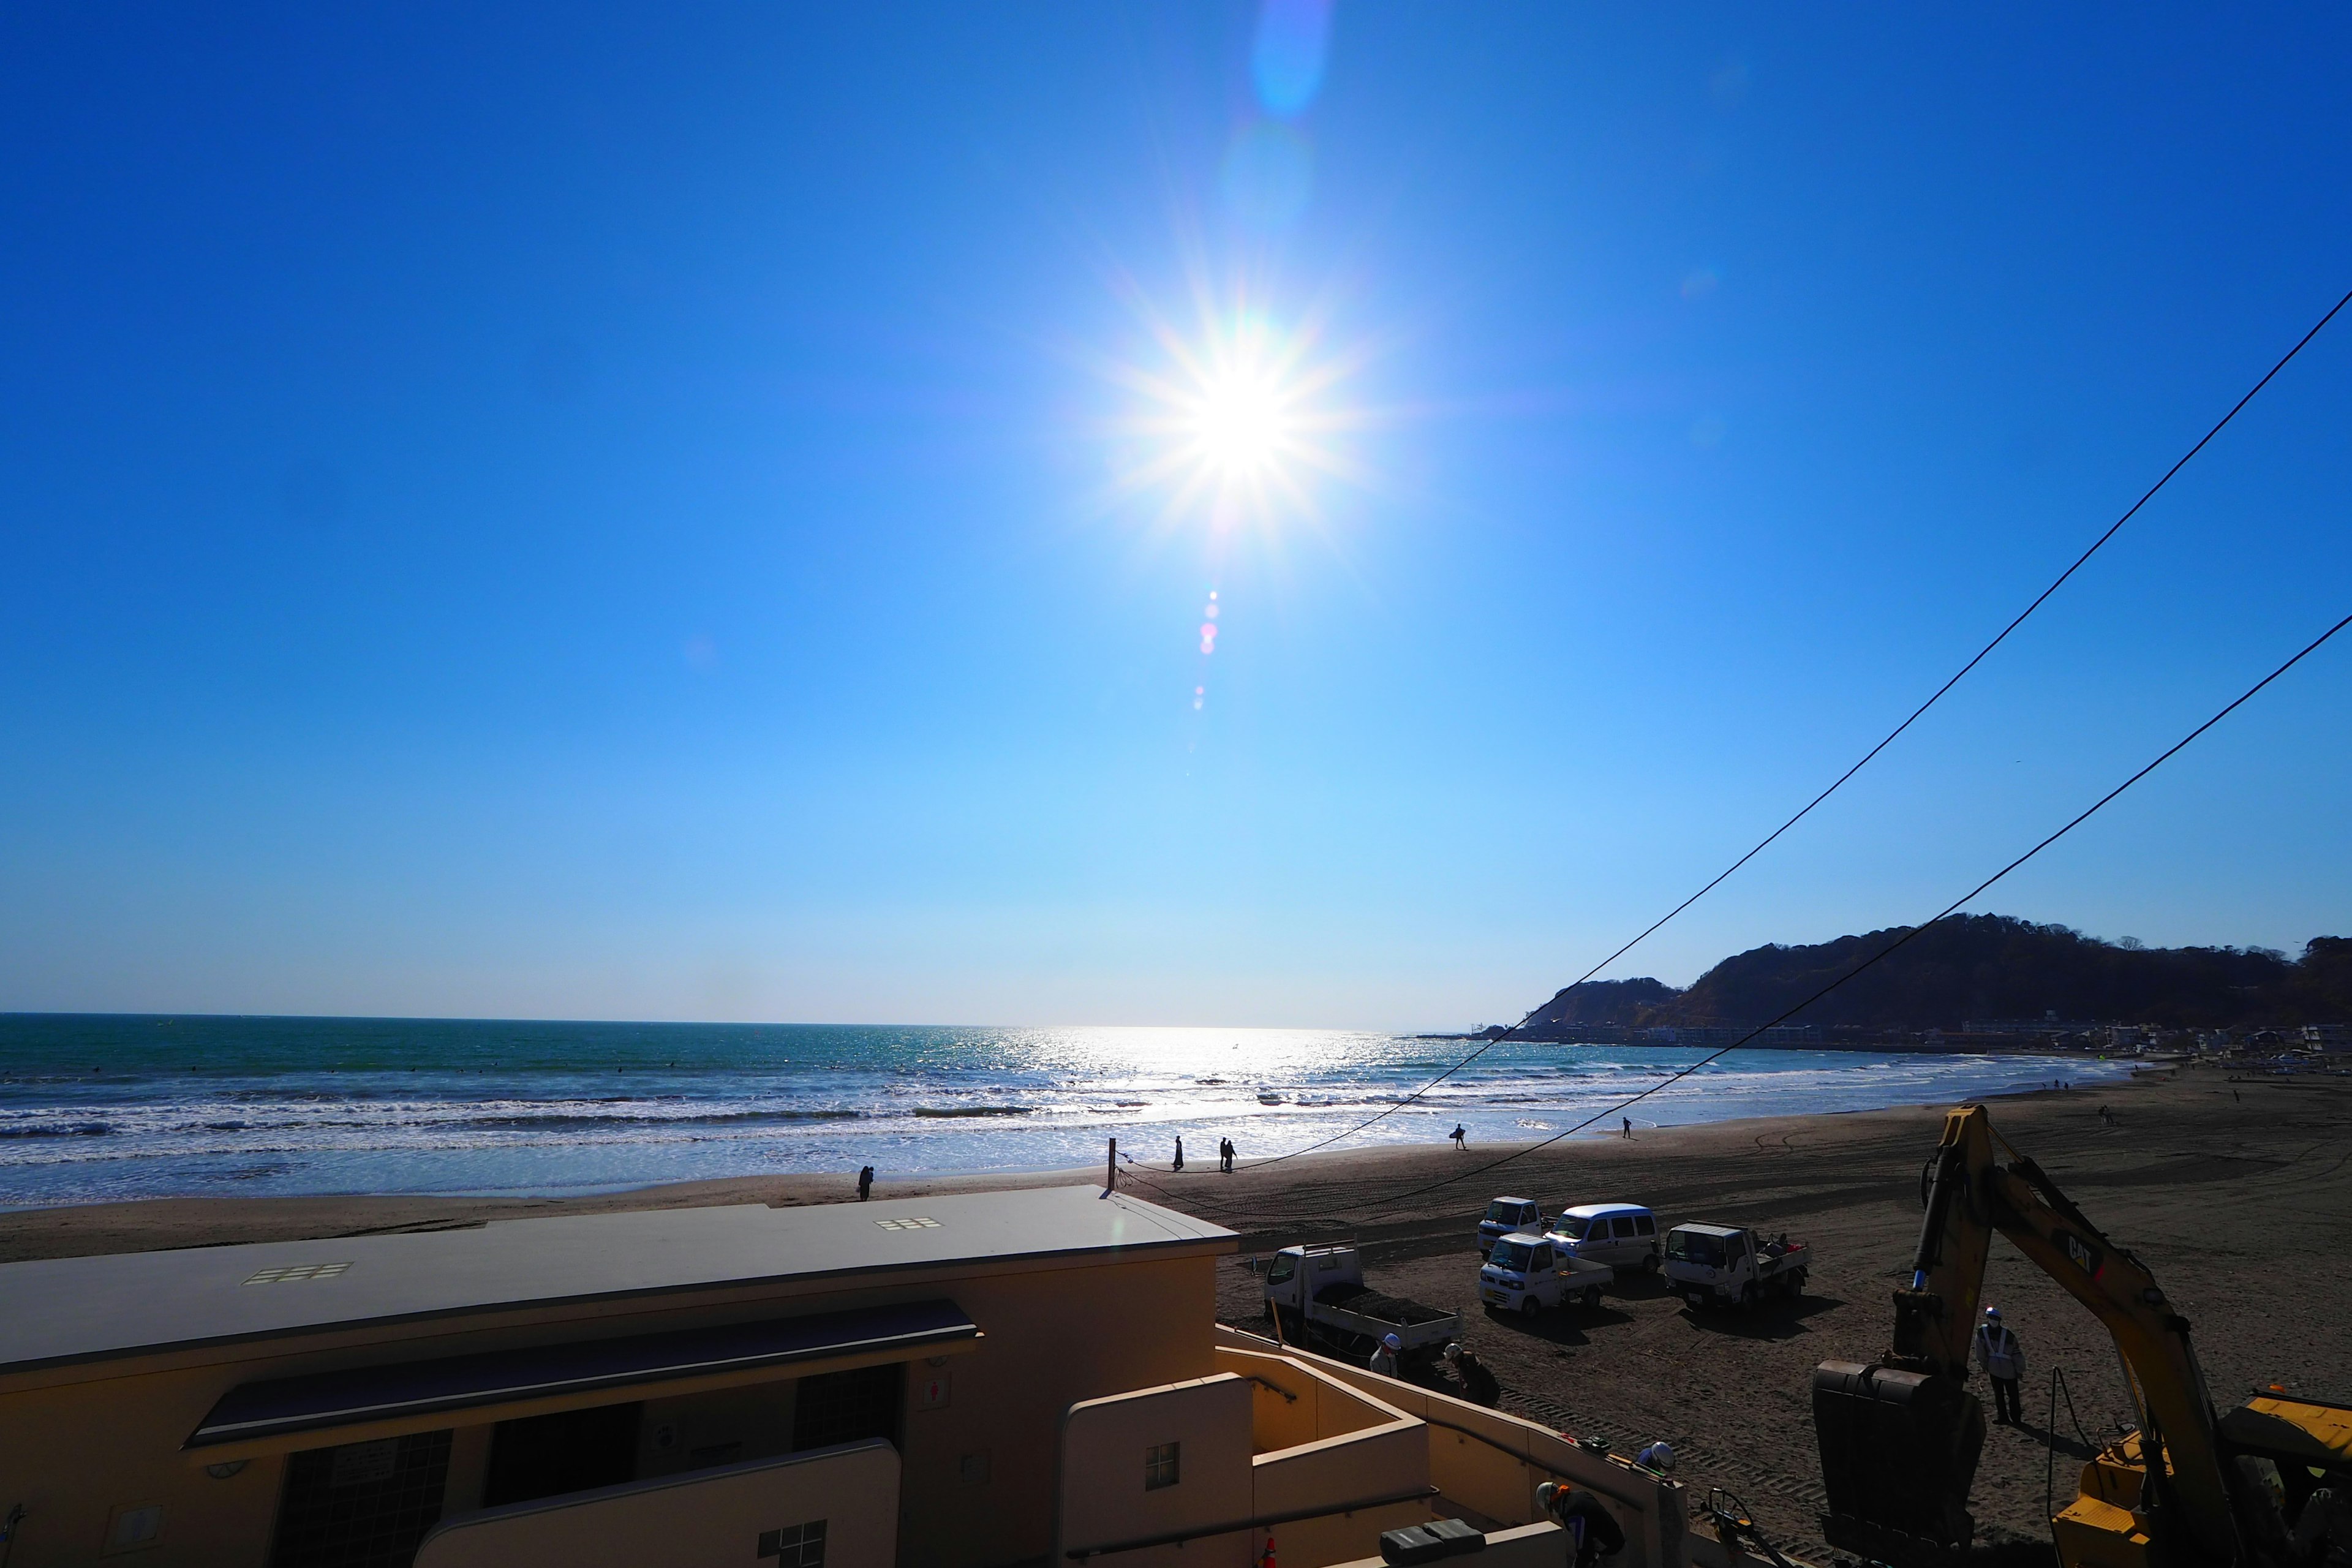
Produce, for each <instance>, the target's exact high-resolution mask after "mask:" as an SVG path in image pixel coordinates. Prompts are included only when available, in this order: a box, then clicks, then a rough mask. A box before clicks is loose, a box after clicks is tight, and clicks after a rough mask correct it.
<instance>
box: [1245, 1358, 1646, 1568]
mask: <svg viewBox="0 0 2352 1568" xmlns="http://www.w3.org/2000/svg"><path fill="white" fill-rule="evenodd" d="M1217 1342H1218V1344H1219V1347H1220V1350H1221V1352H1255V1353H1264V1352H1268V1351H1272V1350H1273V1349H1274V1348H1275V1347H1274V1346H1273V1344H1272V1342H1269V1341H1265V1340H1261V1339H1259V1338H1258V1337H1257V1336H1255V1335H1254V1334H1248V1333H1244V1332H1243V1331H1240V1330H1237V1329H1232V1328H1227V1327H1224V1326H1223V1325H1220V1326H1219V1328H1218V1330H1217ZM1287 1353H1288V1354H1289V1355H1290V1356H1291V1357H1293V1358H1294V1359H1295V1360H1297V1362H1298V1363H1300V1364H1301V1365H1302V1366H1305V1367H1307V1368H1310V1369H1312V1370H1313V1371H1315V1372H1317V1373H1320V1374H1322V1375H1323V1376H1326V1377H1328V1378H1330V1379H1332V1380H1333V1381H1335V1382H1338V1383H1340V1384H1345V1385H1347V1386H1348V1387H1349V1388H1350V1389H1353V1390H1355V1391H1357V1392H1359V1393H1360V1394H1369V1395H1370V1396H1371V1397H1372V1398H1374V1399H1377V1400H1378V1401H1380V1402H1381V1404H1382V1405H1388V1406H1391V1407H1392V1408H1394V1409H1396V1410H1398V1411H1401V1412H1402V1413H1404V1414H1405V1415H1412V1416H1417V1417H1420V1418H1421V1419H1423V1420H1424V1421H1426V1422H1428V1423H1429V1425H1428V1426H1427V1427H1426V1428H1424V1429H1423V1434H1422V1437H1423V1443H1424V1444H1425V1445H1426V1451H1427V1455H1428V1467H1429V1469H1428V1474H1429V1479H1430V1481H1431V1482H1432V1484H1433V1485H1435V1486H1436V1487H1437V1488H1438V1489H1439V1491H1440V1493H1441V1494H1442V1495H1441V1500H1440V1502H1439V1503H1438V1505H1437V1506H1438V1508H1439V1510H1441V1511H1442V1510H1444V1506H1445V1503H1447V1502H1452V1503H1456V1504H1459V1505H1460V1506H1462V1507H1463V1508H1465V1509H1470V1510H1476V1511H1478V1512H1480V1513H1483V1514H1485V1515H1486V1516H1487V1517H1488V1518H1490V1519H1494V1520H1496V1521H1501V1522H1503V1523H1505V1524H1531V1523H1535V1522H1537V1521H1538V1520H1539V1519H1540V1518H1541V1515H1540V1513H1539V1512H1538V1509H1537V1507H1536V1499H1535V1491H1536V1488H1537V1487H1538V1486H1539V1485H1541V1484H1542V1483H1543V1482H1545V1481H1547V1480H1565V1481H1569V1482H1570V1483H1572V1484H1574V1485H1576V1486H1578V1487H1580V1488H1582V1489H1585V1490H1588V1491H1591V1492H1592V1493H1593V1494H1594V1495H1595V1496H1597V1497H1599V1498H1600V1499H1601V1501H1602V1502H1603V1503H1604V1504H1605V1505H1606V1506H1607V1507H1608V1508H1609V1510H1610V1511H1611V1512H1612V1514H1613V1515H1615V1516H1616V1519H1617V1521H1618V1523H1619V1525H1620V1526H1622V1528H1623V1530H1624V1531H1625V1550H1624V1551H1623V1552H1621V1553H1619V1554H1618V1555H1617V1556H1616V1557H1614V1558H1612V1559H1610V1560H1609V1562H1610V1565H1611V1568H1683V1565H1684V1564H1685V1561H1686V1557H1685V1529H1684V1526H1685V1514H1684V1509H1683V1489H1682V1488H1681V1487H1680V1486H1679V1485H1678V1484H1676V1483H1675V1482H1672V1481H1662V1480H1660V1479H1657V1478H1656V1477H1654V1476H1653V1475H1651V1474H1650V1473H1649V1472H1648V1471H1646V1470H1637V1469H1635V1468H1633V1466H1632V1465H1630V1464H1628V1463H1627V1462H1626V1457H1625V1456H1622V1455H1609V1456H1603V1455H1599V1454H1594V1453H1591V1451H1589V1450H1587V1449H1585V1448H1583V1447H1579V1446H1578V1445H1577V1444H1575V1443H1573V1442H1570V1440H1568V1439H1567V1438H1564V1437H1562V1436H1559V1434H1558V1433H1555V1432H1553V1431H1551V1430H1549V1428H1547V1427H1544V1426H1538V1425H1537V1424H1536V1423H1534V1422H1532V1421H1526V1420H1522V1419H1520V1418H1519V1417H1517V1416H1516V1415H1504V1414H1503V1413H1502V1412H1500V1411H1497V1410H1488V1409H1486V1408H1485V1407H1483V1406H1481V1405H1472V1404H1469V1403H1467V1402H1466V1401H1464V1400H1459V1399H1454V1398H1452V1397H1450V1396H1449V1395H1446V1394H1438V1393H1434V1392H1433V1391H1431V1390H1428V1389H1424V1388H1420V1387H1417V1386H1415V1385H1414V1384H1408V1383H1401V1382H1399V1381H1397V1380H1396V1379H1394V1378H1387V1377H1381V1376H1380V1375H1378V1374H1377V1373H1371V1372H1368V1371H1366V1370H1364V1369H1363V1368H1361V1367H1357V1366H1350V1365H1349V1364H1348V1363H1345V1362H1339V1361H1334V1360H1331V1359H1329V1358H1328V1357H1324V1356H1318V1355H1315V1354H1312V1353H1310V1352H1300V1351H1292V1352H1287ZM1371 1550H1375V1551H1376V1550H1377V1547H1374V1548H1372V1549H1371Z"/></svg>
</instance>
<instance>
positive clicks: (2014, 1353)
mask: <svg viewBox="0 0 2352 1568" xmlns="http://www.w3.org/2000/svg"><path fill="white" fill-rule="evenodd" d="M1977 1354H1978V1357H1979V1360H1981V1361H1982V1362H1983V1363H1984V1369H1985V1372H1986V1374H1987V1375H1989V1376H1991V1377H1998V1378H2000V1379H2001V1380H2003V1381H2004V1382H2010V1381H2014V1380H2015V1379H2017V1378H2020V1377H2022V1376H2023V1375H2025V1351H2024V1349H2023V1347H2021V1345H2019V1344H2018V1342H2017V1336H2016V1335H2015V1334H2013V1333H2011V1332H2010V1331H2009V1327H2008V1325H2007V1324H2005V1323H1987V1324H1985V1325H1984V1326H1982V1327H1981V1328H1979V1329H1978V1330H1977Z"/></svg>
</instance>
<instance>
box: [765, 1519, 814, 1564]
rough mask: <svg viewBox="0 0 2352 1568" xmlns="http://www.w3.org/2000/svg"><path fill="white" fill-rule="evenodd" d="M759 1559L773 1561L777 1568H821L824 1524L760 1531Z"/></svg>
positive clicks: (809, 1523) (796, 1525) (797, 1525)
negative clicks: (772, 1559)
mask: <svg viewBox="0 0 2352 1568" xmlns="http://www.w3.org/2000/svg"><path fill="white" fill-rule="evenodd" d="M760 1555H761V1558H763V1559H764V1558H769V1557H772V1558H774V1559H775V1560H776V1568H824V1521H823V1520H821V1519H817V1520H811V1521H809V1522H808V1523H806V1524H793V1525H787V1526H786V1527H785V1528H783V1529H782V1530H763V1531H761V1532H760Z"/></svg>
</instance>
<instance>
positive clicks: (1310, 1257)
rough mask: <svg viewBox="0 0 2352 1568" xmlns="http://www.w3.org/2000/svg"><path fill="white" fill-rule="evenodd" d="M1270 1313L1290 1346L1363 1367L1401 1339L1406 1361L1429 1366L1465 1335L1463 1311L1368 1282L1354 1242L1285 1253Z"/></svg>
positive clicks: (1274, 1270)
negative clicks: (1389, 1292)
mask: <svg viewBox="0 0 2352 1568" xmlns="http://www.w3.org/2000/svg"><path fill="white" fill-rule="evenodd" d="M1265 1310H1266V1315H1267V1316H1268V1317H1271V1318H1272V1319H1273V1320H1274V1322H1275V1327H1276V1329H1277V1330H1279V1331H1280V1332H1281V1334H1282V1337H1283V1340H1284V1342H1286V1343H1288V1344H1295V1345H1305V1346H1306V1347H1307V1348H1308V1349H1311V1350H1324V1351H1328V1352H1331V1353H1332V1354H1334V1355H1337V1356H1342V1357H1345V1358H1347V1359H1349V1360H1351V1361H1359V1362H1360V1361H1362V1360H1364V1359H1365V1358H1367V1357H1369V1356H1370V1354H1371V1353H1372V1352H1373V1351H1375V1350H1377V1349H1379V1348H1380V1344H1381V1340H1382V1339H1383V1338H1385V1337H1386V1336H1388V1335H1390V1334H1394V1335H1395V1336H1396V1337H1397V1339H1398V1340H1399V1342H1402V1345H1403V1346H1404V1349H1403V1350H1402V1351H1401V1352H1399V1355H1398V1359H1399V1360H1400V1361H1420V1362H1425V1361H1428V1360H1430V1359H1432V1358H1433V1357H1434V1356H1436V1354H1437V1353H1438V1352H1440V1351H1442V1350H1444V1348H1445V1346H1446V1343H1447V1342H1449V1341H1452V1340H1455V1339H1459V1338H1460V1337H1461V1335H1462V1319H1461V1316H1460V1315H1459V1314H1458V1313H1454V1312H1443V1311H1440V1310H1437V1309H1436V1308H1435V1307H1424V1306H1423V1305H1422V1304H1421V1303H1420V1302H1418V1301H1408V1300H1404V1299H1403V1298H1402V1297H1398V1296H1385V1295H1382V1294H1381V1292H1380V1291H1378V1290H1375V1289H1372V1288H1371V1287H1370V1286H1369V1285H1367V1284H1365V1283H1364V1265H1363V1260H1362V1258H1360V1257H1359V1256H1358V1254H1357V1251H1356V1248H1355V1247H1354V1245H1353V1244H1352V1243H1339V1244H1337V1245H1333V1246H1326V1247H1284V1248H1283V1249H1282V1250H1281V1251H1279V1252H1277V1253H1276V1254H1275V1255H1274V1257H1273V1258H1272V1259H1271V1260H1270V1261H1269V1262H1268V1264H1267V1266H1266V1270H1265Z"/></svg>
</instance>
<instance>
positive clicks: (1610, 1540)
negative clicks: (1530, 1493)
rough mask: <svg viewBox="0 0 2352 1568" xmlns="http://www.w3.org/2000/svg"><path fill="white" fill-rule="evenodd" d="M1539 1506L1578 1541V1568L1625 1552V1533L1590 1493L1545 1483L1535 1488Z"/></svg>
mask: <svg viewBox="0 0 2352 1568" xmlns="http://www.w3.org/2000/svg"><path fill="white" fill-rule="evenodd" d="M1536 1503H1537V1506H1538V1507H1539V1508H1541V1509H1542V1510H1544V1513H1545V1514H1546V1515H1547V1516H1548V1517H1549V1518H1550V1519H1552V1520H1553V1521H1556V1522H1557V1523H1558V1524H1559V1527H1560V1528H1561V1529H1562V1530H1565V1531H1568V1533H1569V1538H1570V1540H1572V1541H1574V1542H1576V1568H1592V1562H1593V1559H1595V1558H1597V1557H1608V1556H1612V1555H1614V1554H1615V1553H1617V1552H1622V1551H1623V1550H1625V1531H1623V1530H1622V1529H1621V1528H1619V1526H1618V1523H1617V1521H1616V1520H1615V1519H1614V1518H1613V1517H1612V1515H1611V1514H1610V1512H1609V1510H1607V1509H1606V1508H1603V1507H1602V1506H1601V1500H1600V1499H1599V1498H1597V1497H1594V1496H1593V1495H1592V1494H1591V1492H1580V1491H1578V1490H1576V1489H1573V1488H1571V1487H1565V1486H1562V1485H1560V1484H1559V1482H1558V1481H1546V1482H1544V1484H1543V1485H1541V1486H1539V1487H1538V1488H1537V1489H1536Z"/></svg>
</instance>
